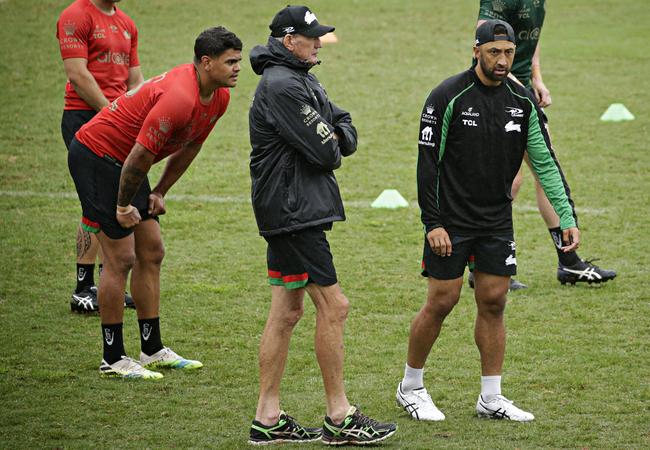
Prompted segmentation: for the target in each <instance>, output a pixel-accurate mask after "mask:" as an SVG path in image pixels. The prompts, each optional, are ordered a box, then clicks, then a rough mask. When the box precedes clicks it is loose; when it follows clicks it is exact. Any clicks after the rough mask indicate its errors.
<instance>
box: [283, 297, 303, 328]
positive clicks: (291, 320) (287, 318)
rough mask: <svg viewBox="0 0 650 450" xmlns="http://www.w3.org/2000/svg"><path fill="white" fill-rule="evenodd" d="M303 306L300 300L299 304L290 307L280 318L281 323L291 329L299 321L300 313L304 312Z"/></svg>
mask: <svg viewBox="0 0 650 450" xmlns="http://www.w3.org/2000/svg"><path fill="white" fill-rule="evenodd" d="M304 311H305V310H304V308H303V306H302V302H300V304H297V305H295V306H294V307H292V308H291V309H289V310H288V311H287V312H286V313H285V314H284V315H283V316H282V317H281V318H280V320H281V321H282V324H283V326H284V327H285V328H290V329H293V328H294V327H295V326H296V325H297V324H298V322H300V319H301V318H302V315H303V313H304Z"/></svg>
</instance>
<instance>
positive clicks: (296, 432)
mask: <svg viewBox="0 0 650 450" xmlns="http://www.w3.org/2000/svg"><path fill="white" fill-rule="evenodd" d="M321 434H322V430H321V429H320V428H305V427H303V426H302V425H300V424H299V423H298V422H296V419H294V418H293V417H291V416H289V415H288V414H287V413H285V412H284V411H280V418H279V419H278V423H276V424H275V425H270V426H268V427H267V426H266V425H263V424H261V423H260V422H258V421H257V420H253V424H252V425H251V431H250V439H249V440H248V443H249V444H252V445H268V444H277V443H279V442H312V441H317V440H319V439H320V438H321Z"/></svg>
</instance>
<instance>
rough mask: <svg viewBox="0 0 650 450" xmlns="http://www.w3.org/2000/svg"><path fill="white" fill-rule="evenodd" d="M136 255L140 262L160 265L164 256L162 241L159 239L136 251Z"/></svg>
mask: <svg viewBox="0 0 650 450" xmlns="http://www.w3.org/2000/svg"><path fill="white" fill-rule="evenodd" d="M137 257H138V261H140V262H143V263H146V264H151V265H154V266H160V265H161V264H162V262H163V259H164V258H165V246H164V245H163V243H162V241H159V242H158V243H156V244H154V245H152V246H149V247H148V248H147V249H145V250H143V251H141V252H138V255H137Z"/></svg>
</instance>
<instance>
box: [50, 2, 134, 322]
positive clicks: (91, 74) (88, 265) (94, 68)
mask: <svg viewBox="0 0 650 450" xmlns="http://www.w3.org/2000/svg"><path fill="white" fill-rule="evenodd" d="M119 1H120V0H76V1H75V2H74V3H72V4H71V5H70V6H68V7H67V8H66V9H65V10H64V11H63V12H62V13H61V15H60V16H59V20H58V21H57V24H56V37H57V39H58V40H59V47H60V50H61V58H62V59H63V68H64V70H65V73H66V76H67V77H68V82H67V83H66V86H65V107H64V110H63V117H62V119H61V134H62V135H63V141H64V143H65V146H66V147H67V148H68V149H69V148H70V142H71V141H72V138H73V137H74V134H75V133H76V132H77V130H79V128H81V126H82V125H83V124H85V123H86V122H88V121H89V120H90V119H91V118H92V117H93V116H94V115H95V114H97V111H99V110H100V109H102V108H103V107H105V106H108V104H109V103H110V102H112V101H113V100H115V99H116V98H117V97H119V96H120V95H122V94H124V93H125V92H126V91H127V90H128V89H133V88H134V87H136V86H137V85H139V84H140V83H142V81H143V79H142V72H141V70H140V62H139V60H138V30H137V28H136V27H135V23H134V22H133V20H131V18H130V17H129V16H127V15H126V14H125V13H124V12H123V11H122V10H120V9H118V8H117V6H116V5H115V3H118V2H119ZM98 249H99V243H98V242H97V238H96V237H95V235H94V234H93V233H91V232H89V231H88V230H87V229H86V226H85V225H84V223H83V221H82V222H80V224H79V227H78V228H77V286H76V288H75V290H74V292H73V293H72V297H71V299H70V308H71V309H72V311H77V312H82V313H85V312H94V311H97V310H98V303H97V287H96V286H95V280H94V271H95V259H96V258H97V251H98ZM99 268H100V274H101V270H102V258H101V255H100V266H99ZM125 306H129V307H133V300H132V299H131V297H130V296H128V295H127V296H126V297H125Z"/></svg>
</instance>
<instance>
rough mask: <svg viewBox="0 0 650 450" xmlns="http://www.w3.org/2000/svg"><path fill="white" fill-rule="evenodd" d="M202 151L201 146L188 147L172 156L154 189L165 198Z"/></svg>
mask: <svg viewBox="0 0 650 450" xmlns="http://www.w3.org/2000/svg"><path fill="white" fill-rule="evenodd" d="M199 150H201V146H200V145H198V146H192V147H186V148H184V149H182V150H181V151H179V152H177V153H175V154H173V155H171V156H170V157H169V159H168V160H167V164H166V165H165V169H164V170H163V173H162V175H161V176H160V180H158V184H156V187H155V188H154V189H153V190H154V191H155V192H159V193H160V194H161V195H162V196H165V195H166V194H167V192H168V191H169V189H171V187H172V186H173V185H174V184H175V183H176V182H177V181H178V179H179V178H180V177H181V176H182V175H183V174H184V173H185V171H186V170H187V168H188V167H189V166H190V164H192V161H194V158H195V157H196V155H197V154H198V153H199Z"/></svg>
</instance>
